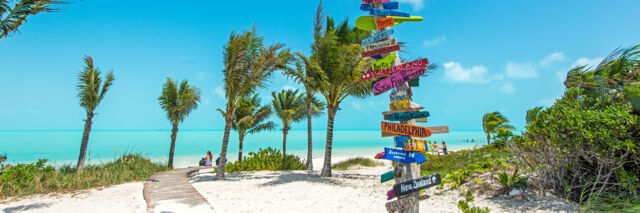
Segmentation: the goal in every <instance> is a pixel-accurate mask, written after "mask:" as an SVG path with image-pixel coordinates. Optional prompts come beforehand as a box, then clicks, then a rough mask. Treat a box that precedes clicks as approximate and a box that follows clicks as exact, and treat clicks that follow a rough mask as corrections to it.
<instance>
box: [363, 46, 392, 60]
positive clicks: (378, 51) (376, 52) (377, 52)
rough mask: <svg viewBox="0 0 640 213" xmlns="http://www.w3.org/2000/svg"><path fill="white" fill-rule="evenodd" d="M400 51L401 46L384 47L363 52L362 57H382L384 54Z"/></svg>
mask: <svg viewBox="0 0 640 213" xmlns="http://www.w3.org/2000/svg"><path fill="white" fill-rule="evenodd" d="M398 50H400V45H393V46H390V47H383V48H380V49H375V50H371V51H367V52H363V53H362V57H363V58H364V57H369V56H374V55H382V54H387V53H390V52H394V51H398Z"/></svg>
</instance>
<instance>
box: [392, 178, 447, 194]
mask: <svg viewBox="0 0 640 213" xmlns="http://www.w3.org/2000/svg"><path fill="white" fill-rule="evenodd" d="M441 181H442V180H441V179H440V174H435V175H430V176H423V177H421V178H418V179H414V180H410V181H405V182H402V183H399V184H396V185H393V193H394V194H395V195H396V197H398V196H402V195H406V194H409V193H412V192H415V191H419V190H422V189H426V188H429V187H432V186H435V185H438V184H440V182H441Z"/></svg>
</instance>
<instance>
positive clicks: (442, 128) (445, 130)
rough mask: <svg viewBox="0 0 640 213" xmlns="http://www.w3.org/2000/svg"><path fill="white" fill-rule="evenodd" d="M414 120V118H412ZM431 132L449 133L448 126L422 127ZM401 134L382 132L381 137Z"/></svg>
mask: <svg viewBox="0 0 640 213" xmlns="http://www.w3.org/2000/svg"><path fill="white" fill-rule="evenodd" d="M414 121H415V120H414ZM424 128H427V129H428V130H429V132H431V134H444V133H449V126H434V127H424ZM400 135H403V134H396V133H391V132H382V137H391V136H400Z"/></svg>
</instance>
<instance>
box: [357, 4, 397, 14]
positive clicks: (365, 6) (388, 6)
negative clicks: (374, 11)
mask: <svg viewBox="0 0 640 213" xmlns="http://www.w3.org/2000/svg"><path fill="white" fill-rule="evenodd" d="M382 8H384V9H398V2H384V3H382ZM360 10H362V11H367V12H369V11H370V10H371V4H362V5H360Z"/></svg>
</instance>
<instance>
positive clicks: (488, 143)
mask: <svg viewBox="0 0 640 213" xmlns="http://www.w3.org/2000/svg"><path fill="white" fill-rule="evenodd" d="M490 144H491V135H489V133H487V145H490Z"/></svg>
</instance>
